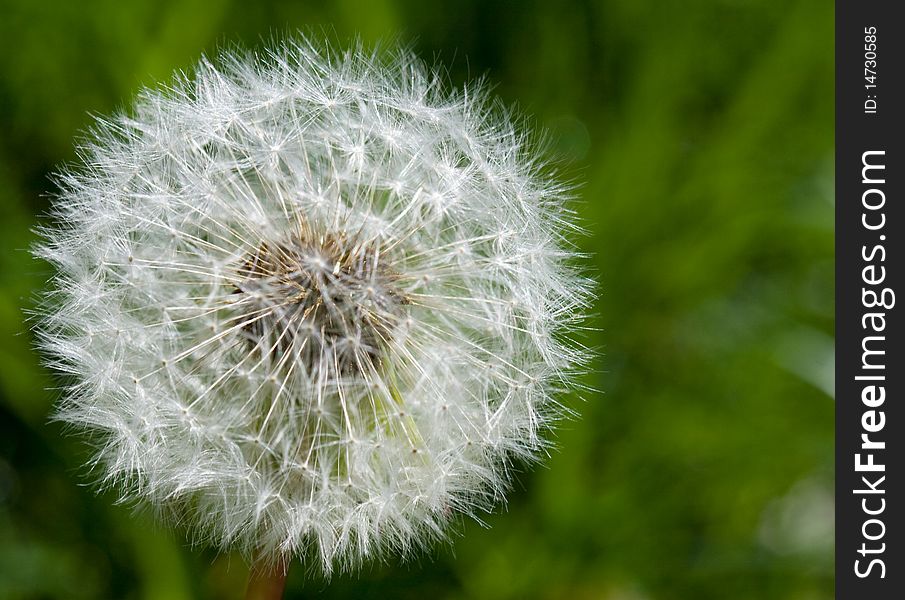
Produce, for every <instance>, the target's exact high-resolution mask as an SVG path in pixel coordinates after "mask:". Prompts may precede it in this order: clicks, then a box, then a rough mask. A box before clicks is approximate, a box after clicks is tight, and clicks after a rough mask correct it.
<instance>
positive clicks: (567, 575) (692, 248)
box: [0, 0, 834, 600]
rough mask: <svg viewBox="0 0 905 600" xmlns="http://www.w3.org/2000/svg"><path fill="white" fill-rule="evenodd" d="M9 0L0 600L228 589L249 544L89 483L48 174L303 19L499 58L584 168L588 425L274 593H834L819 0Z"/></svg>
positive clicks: (426, 50)
mask: <svg viewBox="0 0 905 600" xmlns="http://www.w3.org/2000/svg"><path fill="white" fill-rule="evenodd" d="M322 4H323V3H320V2H305V3H299V2H288V1H285V2H277V1H272V2H251V1H245V2H240V1H238V0H232V1H231V0H205V1H200V0H199V1H188V2H172V1H167V0H141V1H138V2H123V1H122V0H92V1H82V2H70V1H68V0H59V1H54V0H40V1H37V0H0V214H2V219H0V598H10V599H17V598H67V599H78V598H147V599H159V600H179V599H182V598H238V597H241V594H242V589H243V587H244V579H245V575H246V567H245V566H244V564H243V562H242V560H241V559H240V558H239V557H237V556H230V555H219V556H218V555H217V554H216V553H214V552H213V551H210V550H192V549H190V548H188V547H187V546H186V544H185V542H184V541H183V538H182V537H181V535H178V534H171V533H168V532H166V531H163V530H162V529H160V528H158V527H157V526H156V525H155V524H154V522H153V520H152V519H151V518H150V517H149V516H147V515H142V514H135V513H134V511H133V510H132V509H130V508H129V507H124V506H116V505H114V500H115V499H114V498H113V497H112V496H110V495H101V496H97V495H96V494H95V493H94V491H93V490H92V489H91V487H90V486H89V485H87V480H86V478H85V474H84V473H85V472H84V470H83V469H82V468H81V464H82V462H83V461H84V459H85V458H86V456H87V452H88V449H87V447H86V445H85V444H84V443H82V442H81V441H79V440H78V439H74V438H72V437H66V436H64V432H63V431H62V428H61V427H60V426H59V425H58V424H53V423H50V422H49V414H50V412H51V405H52V402H53V397H54V394H53V392H51V391H47V390H48V388H51V387H52V386H54V385H56V383H57V382H56V381H55V379H54V376H53V375H52V374H51V373H49V372H47V371H46V370H43V369H42V368H41V367H40V366H39V361H38V359H37V358H36V356H35V355H34V353H33V352H32V350H31V349H30V348H31V335H30V333H29V331H28V325H27V324H26V323H24V317H23V310H24V309H26V308H27V307H28V306H29V305H30V304H31V303H32V302H33V295H34V293H35V290H36V289H38V288H40V287H41V286H42V285H43V281H44V280H45V278H46V277H47V276H48V271H47V268H46V266H45V265H42V264H41V263H39V262H37V261H34V260H32V259H31V258H30V257H29V254H28V252H27V248H28V247H29V245H30V244H31V243H32V241H33V239H34V236H33V234H32V233H31V228H32V227H34V226H35V225H36V224H37V223H38V222H39V220H40V218H41V217H40V215H42V214H43V213H44V212H45V211H46V210H47V207H48V203H49V199H48V198H49V196H50V195H51V194H52V193H53V190H54V185H53V183H52V182H51V180H50V179H49V177H48V175H49V173H51V172H52V171H53V170H54V169H55V168H56V166H57V165H59V164H60V163H61V162H65V161H68V160H72V159H73V158H74V150H73V140H74V138H75V137H76V136H78V135H79V132H80V131H81V130H83V129H84V127H86V126H87V125H88V124H89V123H90V122H91V117H90V114H104V113H108V112H110V111H112V110H115V109H117V108H122V107H124V106H127V105H128V103H129V101H130V98H132V97H133V96H134V94H135V93H136V91H137V90H138V89H139V88H140V87H141V86H142V85H149V84H154V82H155V81H165V80H166V79H167V78H168V77H169V74H170V73H171V72H172V71H173V70H174V69H177V68H188V67H190V66H191V65H192V64H193V62H194V61H195V60H197V58H198V57H199V55H200V53H201V52H203V51H208V52H210V51H212V50H214V49H215V48H216V47H217V46H218V44H222V43H228V42H236V41H241V42H243V43H245V44H247V45H251V46H258V45H260V44H261V40H262V39H264V38H269V37H270V36H272V35H278V34H281V33H285V32H289V31H293V30H295V29H297V28H303V29H308V30H309V31H311V30H312V29H310V28H313V31H315V32H320V31H327V32H329V35H330V36H332V37H334V38H335V39H337V40H340V42H342V41H343V40H349V39H350V36H353V35H355V34H359V35H361V37H362V38H363V39H364V40H365V41H366V42H370V41H375V40H378V39H381V38H383V39H386V38H397V39H401V40H403V41H408V42H411V43H412V44H413V47H414V48H415V50H416V52H417V53H418V54H419V55H420V56H422V57H424V58H425V59H427V60H429V61H431V60H433V59H434V58H437V59H438V60H439V62H441V63H443V64H444V65H447V66H448V69H449V77H450V79H451V80H452V82H453V83H454V84H461V83H463V82H465V81H468V80H469V79H471V78H474V77H476V76H481V75H487V76H488V78H489V80H490V81H491V82H493V83H494V84H495V92H496V93H497V94H498V95H499V96H501V97H502V98H503V99H504V100H505V101H506V102H507V103H510V104H513V103H517V104H518V106H519V107H520V108H521V109H522V110H523V111H525V112H526V113H528V114H530V115H532V116H533V119H534V122H535V123H536V124H537V125H538V126H539V127H544V128H546V129H548V130H549V132H550V135H551V138H552V139H553V145H554V148H555V151H556V152H557V153H558V155H559V156H560V157H562V158H564V159H565V160H566V163H567V166H566V170H565V171H566V173H565V174H566V176H567V177H568V178H570V179H574V180H576V181H579V182H580V183H581V188H580V193H581V197H582V204H581V205H580V207H579V210H580V213H581V215H582V218H583V219H584V223H585V225H586V226H587V228H588V229H589V230H590V233H591V235H590V236H588V237H587V238H586V239H584V240H583V241H582V245H583V246H584V248H585V249H586V250H587V251H588V252H590V253H592V255H593V257H592V258H591V259H590V260H588V261H587V267H588V270H589V272H591V273H592V276H593V277H595V278H596V279H597V281H599V287H598V292H599V293H598V299H597V301H596V307H595V312H596V315H597V316H595V317H594V323H593V325H594V326H596V327H598V328H599V332H597V333H594V334H591V338H590V339H589V340H588V341H589V343H591V344H593V345H594V346H596V347H599V349H600V352H599V357H598V359H597V360H596V362H595V364H594V369H595V372H594V374H592V375H589V376H588V377H587V381H586V383H588V384H590V385H592V386H594V387H595V388H597V389H599V390H600V392H599V393H594V394H590V395H588V396H587V397H586V399H585V400H584V401H580V400H578V399H567V402H568V403H569V404H570V406H573V407H575V408H576V409H577V410H579V411H580V412H581V414H582V416H581V418H580V419H578V420H574V421H571V422H567V423H565V424H564V425H563V426H562V427H561V428H560V429H559V431H558V434H557V435H556V442H557V444H558V446H559V448H560V449H559V450H558V451H557V452H556V453H555V454H554V455H553V457H552V458H551V459H550V460H549V461H547V463H546V464H545V465H544V466H543V467H541V468H538V469H534V470H533V471H531V472H524V473H521V474H520V475H519V477H518V479H517V481H516V484H515V486H514V490H513V492H512V494H511V495H510V501H509V504H508V506H507V507H506V508H505V509H502V508H501V509H500V510H499V511H497V512H496V513H494V514H493V515H490V516H489V517H488V519H487V522H488V524H489V525H490V527H489V528H488V529H485V528H482V527H480V526H478V525H477V524H473V523H465V524H463V525H462V526H461V527H459V533H458V534H457V535H456V536H455V537H454V540H453V541H452V542H451V543H450V544H448V545H445V546H441V547H439V548H436V549H435V550H434V551H433V552H431V553H429V554H425V555H422V556H420V557H417V558H416V559H415V560H413V561H410V562H408V563H405V564H401V565H400V564H395V563H392V562H391V563H389V564H377V565H370V566H368V567H367V568H366V569H365V570H364V572H363V573H361V574H360V575H359V576H357V577H350V576H338V577H334V578H333V580H331V581H330V582H324V581H322V580H320V579H317V578H309V577H306V575H305V570H304V569H303V568H302V567H300V566H299V565H298V564H296V565H295V566H294V568H293V570H292V572H291V575H290V580H289V591H288V593H287V597H289V598H308V597H311V598H314V597H322V598H431V599H432V600H440V599H445V598H488V599H507V598H570V599H572V598H574V599H584V598H594V599H597V598H600V599H610V600H646V599H650V600H653V599H673V598H678V599H692V600H709V599H726V598H732V599H734V600H745V599H749V598H750V599H754V598H757V599H761V598H769V599H771V600H779V599H800V600H816V599H822V598H831V597H832V592H833V573H832V566H833V554H832V552H833V550H832V536H833V496H832V488H833V381H832V378H833V330H834V317H833V309H834V300H833V227H834V221H833V144H834V139H833V129H832V119H833V77H834V75H833V5H832V3H830V2H825V1H817V0H813V1H811V0H803V1H797V2H795V1H792V2H790V1H776V2H757V1H753V0H723V1H718V0H708V1H704V0H684V1H682V2H678V1H663V0H661V1H653V0H644V1H641V0H622V1H619V2H612V1H611V2H586V1H581V0H570V1H560V2H553V1H548V2H536V1H532V0H522V1H520V2H511V3H498V2H490V1H488V0H471V1H467V2H459V3H449V4H445V5H439V4H437V5H435V4H434V3H431V2H425V1H424V0H369V1H367V2H355V1H351V0H343V1H339V2H335V3H330V4H329V6H328V7H325V6H323V5H322Z"/></svg>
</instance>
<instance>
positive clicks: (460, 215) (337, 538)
mask: <svg viewBox="0 0 905 600" xmlns="http://www.w3.org/2000/svg"><path fill="white" fill-rule="evenodd" d="M441 83H442V81H441V78H440V77H438V76H437V75H436V74H432V73H431V72H430V71H429V70H428V69H426V68H425V67H424V65H423V64H422V63H420V62H419V61H417V60H416V59H414V58H413V57H412V56H410V55H409V54H408V53H406V52H399V53H397V55H396V57H395V58H393V59H389V60H388V59H383V58H380V57H379V56H378V55H377V54H375V53H368V52H365V51H364V50H362V49H361V48H357V49H355V50H352V51H349V52H346V53H338V52H335V51H331V50H319V49H317V48H316V47H314V46H313V45H312V44H311V43H310V42H308V41H296V42H286V43H284V44H282V45H281V46H280V47H278V48H277V49H276V50H274V51H273V52H272V53H271V54H269V55H268V56H266V57H264V58H261V57H253V56H250V55H244V54H229V53H227V54H225V55H224V56H223V57H221V59H220V61H218V63H217V65H214V64H212V63H210V62H207V61H202V62H201V64H200V65H199V66H198V67H197V69H196V70H195V72H194V74H193V75H192V76H190V77H184V78H182V79H180V80H179V82H177V83H176V84H175V85H174V86H173V87H172V88H171V89H168V90H165V91H147V90H146V91H144V92H142V93H141V94H140V96H139V98H138V99H137V101H136V102H135V105H134V107H133V109H132V110H131V111H130V113H129V114H128V115H123V116H118V117H115V118H113V119H110V120H104V121H101V122H100V123H99V124H98V125H97V127H96V128H95V131H94V132H93V133H92V135H91V139H90V140H89V141H88V142H86V143H85V144H84V146H83V147H82V148H81V165H80V166H77V167H75V168H73V169H71V170H69V171H68V172H67V173H65V174H64V175H62V176H61V177H60V180H61V182H62V186H61V187H62V192H61V194H60V197H59V198H58V200H57V203H56V216H57V217H58V222H57V224H55V225H53V226H50V227H48V228H46V229H45V230H44V231H43V242H42V244H41V246H40V247H39V249H38V251H37V253H38V254H39V255H40V256H41V257H43V258H45V259H47V260H49V261H50V262H51V263H53V264H54V265H55V267H56V268H57V274H56V276H55V278H54V279H53V281H52V282H51V288H52V289H51V291H50V292H49V293H48V294H47V297H46V302H45V305H44V309H43V315H42V320H41V323H40V326H39V328H38V329H39V339H40V343H41V345H42V347H43V349H44V350H45V351H46V353H47V355H48V356H50V357H51V360H52V364H53V365H54V366H55V367H57V368H59V369H61V370H62V371H64V372H65V373H67V374H69V375H71V376H72V385H71V386H69V387H68V388H67V392H66V394H65V398H64V399H63V401H62V404H61V407H60V415H61V417H62V418H63V419H64V420H65V421H67V422H68V423H71V424H73V425H75V426H77V427H79V428H80V429H85V430H87V431H89V432H90V433H91V434H92V435H93V436H94V437H93V439H94V440H95V443H96V444H97V446H98V448H99V451H98V453H97V457H96V467H97V468H98V469H99V472H100V473H101V474H102V481H103V483H104V484H106V485H109V486H113V487H115V488H116V489H119V490H120V491H121V493H122V495H123V497H124V499H129V500H138V501H141V502H142V503H146V504H147V505H150V506H153V507H155V508H159V509H161V510H162V512H164V514H166V515H169V516H170V517H171V518H173V519H174V520H176V521H178V522H179V523H181V524H185V525H187V526H189V528H190V529H191V530H192V531H193V532H194V534H195V539H196V540H197V541H203V542H210V543H214V544H217V545H220V546H222V547H233V546H235V547H239V548H241V549H243V550H244V551H246V552H247V553H249V554H250V555H251V556H253V557H254V558H255V559H256V560H267V561H273V562H277V561H285V560H288V559H291V558H292V557H293V556H296V555H305V554H308V553H316V554H317V556H318V557H319V560H316V561H315V563H317V562H319V563H320V564H321V565H322V567H323V569H324V570H325V571H327V572H329V571H330V570H331V569H333V568H335V567H337V566H344V567H350V566H354V565H355V564H358V563H359V562H360V561H361V560H362V559H364V558H367V557H369V556H371V555H373V554H375V553H378V552H380V551H395V552H400V553H405V552H407V551H408V550H410V549H412V548H413V547H416V546H419V545H421V544H423V543H424V542H426V541H429V540H431V539H436V538H438V537H442V535H443V531H444V527H445V525H446V524H447V522H448V521H449V520H450V519H451V518H452V517H453V516H454V515H455V514H456V513H457V512H464V513H467V514H474V513H475V511H476V510H480V509H486V508H488V507H490V506H491V505H492V504H493V503H494V502H495V501H497V500H499V499H501V497H502V492H503V491H504V489H505V487H506V480H507V465H509V464H511V461H512V459H513V458H519V459H531V458H533V457H535V456H536V455H537V454H538V451H540V450H542V449H543V448H544V446H545V442H544V439H543V436H542V435H541V434H542V433H543V429H544V428H545V426H546V425H548V424H549V422H550V420H551V418H553V417H555V416H556V415H557V413H558V412H560V411H559V410H558V407H559V405H558V404H557V402H556V400H555V395H556V394H557V393H558V392H560V391H561V390H562V389H563V388H565V387H568V386H569V379H570V377H572V376H573V372H574V369H575V368H576V367H579V366H581V364H582V362H583V360H584V352H583V351H582V350H581V349H580V348H579V347H578V346H577V345H576V344H574V343H572V342H570V341H569V340H568V333H569V331H570V329H571V328H573V327H574V326H575V325H576V324H577V322H578V321H579V320H580V319H581V313H582V310H583V308H584V306H585V304H586V300H587V297H588V292H587V289H588V286H587V282H586V281H584V280H583V279H581V278H580V277H579V276H577V275H576V274H575V272H574V270H573V269H572V268H571V267H570V266H569V265H568V263H569V261H570V260H571V258H572V255H573V254H574V251H573V250H572V249H571V246H570V245H569V244H568V242H567V241H566V234H567V233H568V231H569V230H570V228H571V225H570V222H571V219H570V217H569V215H568V213H567V212H566V211H565V210H564V207H563V202H564V196H565V194H564V189H563V187H562V186H561V185H559V184H557V183H556V182H555V181H551V179H550V178H549V177H548V176H545V175H544V174H543V165H542V164H541V163H540V162H539V160H538V158H537V156H536V153H535V151H534V150H532V147H531V146H530V145H529V144H527V143H526V141H525V140H526V138H525V137H524V136H523V135H522V134H520V133H518V132H517V131H516V130H515V129H514V127H513V125H512V123H511V121H510V120H509V119H508V117H506V116H505V111H503V110H501V109H499V108H498V107H496V106H495V105H494V104H493V103H490V102H488V101H487V100H486V98H485V97H484V96H483V95H481V94H480V93H475V91H474V90H471V89H468V90H466V91H462V92H458V93H450V92H447V91H444V89H443V87H442V85H441Z"/></svg>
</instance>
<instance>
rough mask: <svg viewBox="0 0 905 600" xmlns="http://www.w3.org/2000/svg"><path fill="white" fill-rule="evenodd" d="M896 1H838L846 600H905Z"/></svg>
mask: <svg viewBox="0 0 905 600" xmlns="http://www.w3.org/2000/svg"><path fill="white" fill-rule="evenodd" d="M898 5H899V3H898V2H895V1H893V0H887V1H884V2H863V1H862V2H858V1H857V0H839V1H837V2H836V598H838V599H840V600H886V599H890V600H892V599H894V598H895V599H899V598H905V530H903V529H905V519H903V515H905V506H903V500H905V499H903V489H905V486H903V485H902V484H903V480H905V410H903V409H902V406H903V403H905V353H903V351H902V338H903V336H905V327H903V326H902V323H903V309H902V308H901V307H900V306H899V303H900V302H905V296H902V297H899V293H900V292H901V293H902V294H905V291H903V290H905V288H903V285H902V284H903V281H905V258H903V245H902V238H903V237H905V210H903V208H902V206H903V203H905V151H903V150H905V141H903V136H905V130H903V127H902V118H901V113H902V111H905V93H903V91H905V85H903V84H905V43H903V42H905V21H902V20H900V19H898V18H897V15H899V14H901V6H898ZM896 9H899V10H896Z"/></svg>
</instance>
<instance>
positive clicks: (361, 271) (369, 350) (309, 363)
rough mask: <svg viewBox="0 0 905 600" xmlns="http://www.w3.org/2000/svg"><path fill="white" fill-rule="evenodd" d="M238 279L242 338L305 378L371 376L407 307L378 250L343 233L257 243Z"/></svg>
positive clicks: (301, 236)
mask: <svg viewBox="0 0 905 600" xmlns="http://www.w3.org/2000/svg"><path fill="white" fill-rule="evenodd" d="M238 275H239V278H240V279H241V282H240V283H238V284H237V286H236V288H237V289H236V293H241V294H244V295H245V296H246V298H244V299H243V300H244V301H243V302H241V304H240V306H241V307H242V312H243V313H244V314H243V316H244V317H245V318H244V319H243V321H248V323H247V324H246V325H245V326H244V327H243V335H244V336H245V337H246V338H247V339H248V341H249V343H251V344H254V345H255V348H256V349H257V350H258V351H261V352H265V353H268V354H269V355H270V356H271V359H272V363H274V364H280V365H283V367H282V368H283V369H285V368H288V367H289V366H290V364H291V361H295V362H296V368H299V367H304V368H305V369H306V370H307V372H308V373H309V374H327V375H329V374H336V375H343V376H349V375H365V376H366V375H368V374H370V373H371V372H372V371H373V370H374V369H376V368H377V367H379V365H380V362H381V356H382V355H383V354H384V352H385V349H386V346H387V344H388V343H389V342H390V341H391V339H392V336H393V334H394V331H395V329H396V327H397V326H398V324H399V322H400V321H401V320H402V318H403V311H404V309H403V307H404V306H405V305H406V304H407V303H408V300H407V299H406V297H405V295H404V294H403V293H402V292H401V291H400V290H399V274H398V273H396V272H395V271H394V270H393V269H392V268H390V266H389V265H388V264H386V262H385V261H384V256H383V255H381V253H380V250H379V247H378V246H377V245H376V244H375V243H374V242H365V243H362V242H358V241H357V240H354V239H351V238H349V237H347V236H345V235H343V234H327V235H323V236H313V235H310V234H303V235H295V236H293V237H291V238H289V239H287V240H286V241H284V242H279V243H272V242H262V243H261V244H260V245H259V246H258V247H257V249H255V250H254V251H253V252H249V253H248V254H247V255H246V257H245V260H244V261H243V263H242V264H241V266H240V267H239V269H238ZM287 353H289V354H290V356H286V354H287Z"/></svg>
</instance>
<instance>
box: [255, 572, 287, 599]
mask: <svg viewBox="0 0 905 600" xmlns="http://www.w3.org/2000/svg"><path fill="white" fill-rule="evenodd" d="M288 572H289V565H276V566H261V567H258V566H252V568H251V570H250V571H249V572H248V588H247V589H246V591H245V600H280V599H281V598H282V597H283V589H284V588H285V587H286V574H287V573H288Z"/></svg>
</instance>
